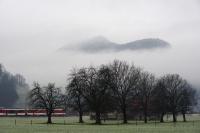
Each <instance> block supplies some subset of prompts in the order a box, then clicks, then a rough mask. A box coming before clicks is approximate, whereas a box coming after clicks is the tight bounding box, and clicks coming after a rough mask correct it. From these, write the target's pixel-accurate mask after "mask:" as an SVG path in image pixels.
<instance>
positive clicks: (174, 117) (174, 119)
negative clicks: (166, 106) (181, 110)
mask: <svg viewBox="0 0 200 133" xmlns="http://www.w3.org/2000/svg"><path fill="white" fill-rule="evenodd" d="M172 113H173V122H176V113H175V111H173V112H172Z"/></svg>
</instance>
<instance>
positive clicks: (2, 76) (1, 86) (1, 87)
mask: <svg viewBox="0 0 200 133" xmlns="http://www.w3.org/2000/svg"><path fill="white" fill-rule="evenodd" d="M27 93H28V84H27V83H26V81H25V78H24V77H23V76H22V75H20V74H16V75H13V74H11V73H9V72H8V71H6V70H5V68H4V67H3V66H2V65H1V64H0V107H6V108H8V107H9V108H10V107H13V106H18V107H24V105H25V103H24V102H25V97H26V94H27Z"/></svg>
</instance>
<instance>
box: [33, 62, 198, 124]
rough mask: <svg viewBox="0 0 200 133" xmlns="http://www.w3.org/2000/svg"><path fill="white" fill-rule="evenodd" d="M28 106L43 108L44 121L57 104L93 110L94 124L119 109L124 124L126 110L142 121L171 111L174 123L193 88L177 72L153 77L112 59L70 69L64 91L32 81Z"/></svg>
mask: <svg viewBox="0 0 200 133" xmlns="http://www.w3.org/2000/svg"><path fill="white" fill-rule="evenodd" d="M29 98H30V103H31V104H30V105H31V106H32V107H37V108H44V109H46V110H47V116H48V123H51V114H52V113H53V110H54V109H55V108H58V107H63V108H70V109H73V110H74V111H77V112H78V113H79V122H80V123H81V122H83V119H82V116H83V113H87V112H93V113H94V114H95V121H96V123H97V124H100V123H101V118H102V115H105V114H107V113H112V112H119V113H121V114H122V116H123V123H127V113H128V112H129V113H131V112H132V114H133V115H137V114H142V116H143V119H144V122H145V123H147V120H148V118H149V117H151V116H156V117H157V118H159V119H160V122H163V121H164V119H163V117H164V115H165V114H166V113H171V114H172V115H173V122H176V121H177V119H176V117H177V115H178V113H181V114H182V115H183V120H184V121H186V118H185V114H186V113H188V112H190V111H191V110H192V108H193V106H194V105H196V103H197V96H196V90H195V89H193V87H192V86H191V85H190V84H189V83H188V82H187V81H186V80H185V79H183V78H182V77H180V75H178V74H166V75H164V76H162V77H159V78H156V77H155V76H154V74H152V73H149V72H147V71H143V70H142V69H141V68H139V67H136V66H135V65H134V64H131V65H130V64H128V63H127V62H125V61H119V60H114V61H113V62H112V63H110V64H106V65H100V66H98V67H93V66H90V67H88V68H86V67H83V68H79V69H73V70H72V71H71V73H70V75H69V78H68V84H67V86H66V92H65V94H63V93H62V92H61V90H60V88H57V87H55V85H54V84H52V83H49V84H48V86H45V87H41V86H40V85H39V84H38V83H34V88H33V89H32V90H31V92H30V94H29Z"/></svg>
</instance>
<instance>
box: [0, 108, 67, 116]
mask: <svg viewBox="0 0 200 133" xmlns="http://www.w3.org/2000/svg"><path fill="white" fill-rule="evenodd" d="M0 116H46V110H45V109H5V108H0ZM52 116H65V111H64V109H54V112H53V114H52Z"/></svg>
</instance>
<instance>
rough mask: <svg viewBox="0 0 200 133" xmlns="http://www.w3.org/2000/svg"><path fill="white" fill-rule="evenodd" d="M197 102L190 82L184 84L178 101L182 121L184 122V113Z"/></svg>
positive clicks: (190, 109)
mask: <svg viewBox="0 0 200 133" xmlns="http://www.w3.org/2000/svg"><path fill="white" fill-rule="evenodd" d="M196 104H197V99H196V90H195V89H193V88H192V86H191V85H190V84H188V83H187V84H186V85H185V87H184V89H183V90H182V94H181V98H180V102H179V110H180V112H181V113H182V115H183V121H184V122H186V116H185V114H186V113H187V112H188V111H192V109H193V106H194V105H196Z"/></svg>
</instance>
